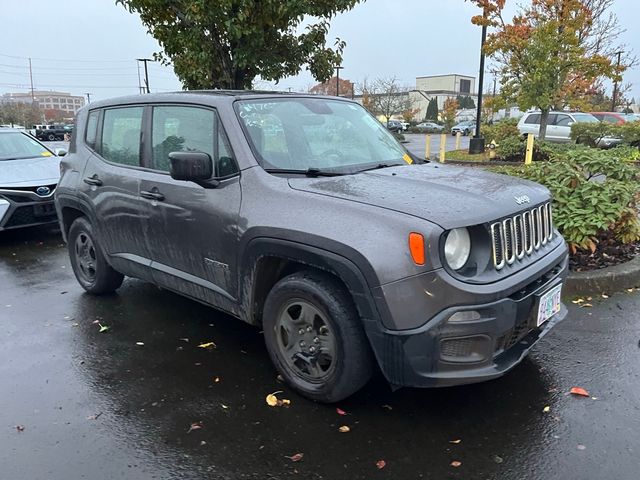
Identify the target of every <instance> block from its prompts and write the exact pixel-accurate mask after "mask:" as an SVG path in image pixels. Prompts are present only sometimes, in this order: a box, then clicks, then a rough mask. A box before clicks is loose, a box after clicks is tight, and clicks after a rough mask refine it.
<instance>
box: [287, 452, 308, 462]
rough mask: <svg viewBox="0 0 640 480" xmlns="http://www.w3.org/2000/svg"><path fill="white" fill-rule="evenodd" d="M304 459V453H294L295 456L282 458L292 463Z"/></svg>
mask: <svg viewBox="0 0 640 480" xmlns="http://www.w3.org/2000/svg"><path fill="white" fill-rule="evenodd" d="M302 457H304V453H296V454H295V455H291V456H290V457H287V456H285V457H284V458H288V459H289V460H291V461H292V462H299V461H300V460H302Z"/></svg>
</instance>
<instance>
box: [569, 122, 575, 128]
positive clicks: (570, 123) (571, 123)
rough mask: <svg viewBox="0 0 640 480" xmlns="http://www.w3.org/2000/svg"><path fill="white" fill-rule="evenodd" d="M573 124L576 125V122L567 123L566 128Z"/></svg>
mask: <svg viewBox="0 0 640 480" xmlns="http://www.w3.org/2000/svg"><path fill="white" fill-rule="evenodd" d="M574 123H576V122H569V123H567V126H568V127H570V126H571V125H573V124H574Z"/></svg>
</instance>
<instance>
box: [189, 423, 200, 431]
mask: <svg viewBox="0 0 640 480" xmlns="http://www.w3.org/2000/svg"><path fill="white" fill-rule="evenodd" d="M201 428H202V423H200V422H193V423H192V424H191V426H190V427H189V430H188V431H187V433H191V432H193V431H194V430H200V429H201Z"/></svg>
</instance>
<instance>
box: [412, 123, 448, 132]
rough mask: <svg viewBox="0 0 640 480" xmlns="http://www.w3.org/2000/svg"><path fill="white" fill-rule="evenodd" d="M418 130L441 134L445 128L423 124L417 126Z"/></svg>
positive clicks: (435, 124) (432, 124) (434, 124)
mask: <svg viewBox="0 0 640 480" xmlns="http://www.w3.org/2000/svg"><path fill="white" fill-rule="evenodd" d="M416 130H419V131H420V132H424V133H441V132H442V131H443V130H444V127H443V126H442V125H438V124H437V123H433V122H422V123H419V124H418V125H416Z"/></svg>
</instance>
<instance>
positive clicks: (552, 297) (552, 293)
mask: <svg viewBox="0 0 640 480" xmlns="http://www.w3.org/2000/svg"><path fill="white" fill-rule="evenodd" d="M561 293H562V285H558V286H556V287H553V288H552V289H551V290H549V291H548V292H547V293H545V294H544V295H542V296H541V297H540V303H539V304H538V316H537V318H536V327H539V326H540V325H542V324H543V323H544V322H546V321H547V320H549V319H550V318H551V317H553V316H554V315H555V314H556V313H558V312H559V311H560V307H561V305H562V304H561V302H560V295H561Z"/></svg>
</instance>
